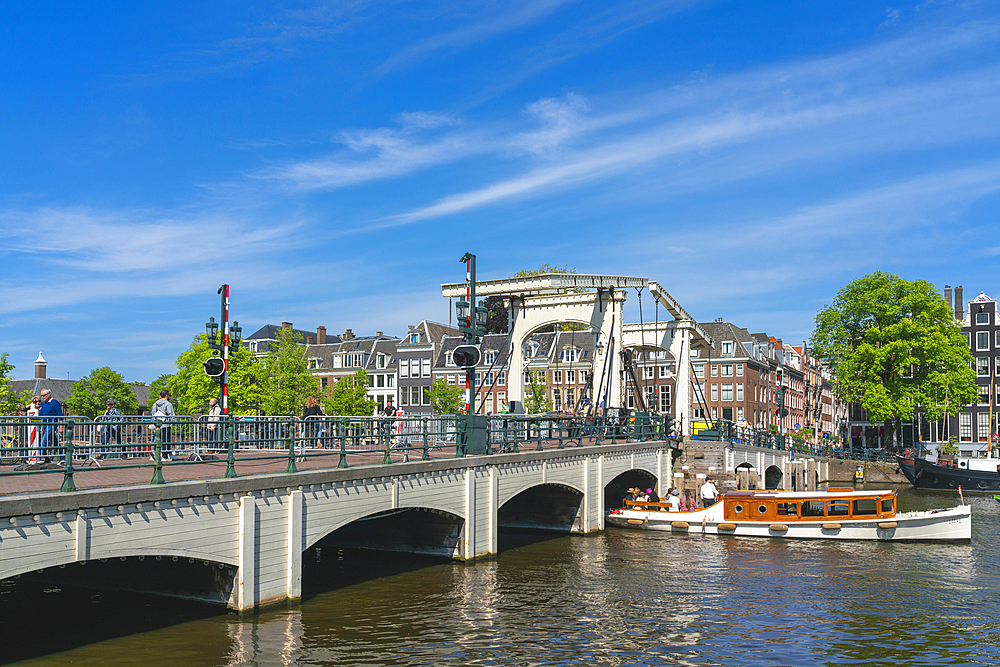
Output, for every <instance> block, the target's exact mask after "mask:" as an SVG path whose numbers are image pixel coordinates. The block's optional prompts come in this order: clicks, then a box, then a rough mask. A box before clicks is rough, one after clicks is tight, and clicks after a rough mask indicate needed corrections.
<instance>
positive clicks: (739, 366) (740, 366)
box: [736, 364, 743, 376]
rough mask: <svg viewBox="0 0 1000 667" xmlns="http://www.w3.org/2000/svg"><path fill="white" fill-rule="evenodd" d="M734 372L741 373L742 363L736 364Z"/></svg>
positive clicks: (740, 374)
mask: <svg viewBox="0 0 1000 667" xmlns="http://www.w3.org/2000/svg"><path fill="white" fill-rule="evenodd" d="M736 374H737V375H739V376H742V375H743V364H736Z"/></svg>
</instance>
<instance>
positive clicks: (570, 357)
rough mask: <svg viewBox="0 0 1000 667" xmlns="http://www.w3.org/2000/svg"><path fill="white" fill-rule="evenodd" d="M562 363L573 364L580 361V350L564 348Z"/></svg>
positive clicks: (561, 355) (561, 356) (560, 356)
mask: <svg viewBox="0 0 1000 667" xmlns="http://www.w3.org/2000/svg"><path fill="white" fill-rule="evenodd" d="M559 359H560V360H561V361H565V362H566V363H567V364H573V363H576V362H577V361H579V360H580V350H578V349H576V348H575V347H564V348H563V351H562V354H560V355H559Z"/></svg>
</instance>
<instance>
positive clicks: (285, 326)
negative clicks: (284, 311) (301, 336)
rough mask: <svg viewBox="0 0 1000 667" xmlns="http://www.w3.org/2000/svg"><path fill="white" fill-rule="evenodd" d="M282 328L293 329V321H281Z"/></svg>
mask: <svg viewBox="0 0 1000 667" xmlns="http://www.w3.org/2000/svg"><path fill="white" fill-rule="evenodd" d="M281 328H282V329H291V328H292V323H291V322H282V323H281Z"/></svg>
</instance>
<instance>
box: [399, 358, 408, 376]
mask: <svg viewBox="0 0 1000 667" xmlns="http://www.w3.org/2000/svg"><path fill="white" fill-rule="evenodd" d="M399 377H401V378H408V377H410V360H409V359H400V360H399Z"/></svg>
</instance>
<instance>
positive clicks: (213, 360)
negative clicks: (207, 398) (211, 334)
mask: <svg viewBox="0 0 1000 667" xmlns="http://www.w3.org/2000/svg"><path fill="white" fill-rule="evenodd" d="M225 372H226V362H225V361H223V360H222V358H221V357H209V358H208V359H206V360H205V375H207V376H208V377H213V378H217V377H219V376H220V375H222V374H223V373H225Z"/></svg>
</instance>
